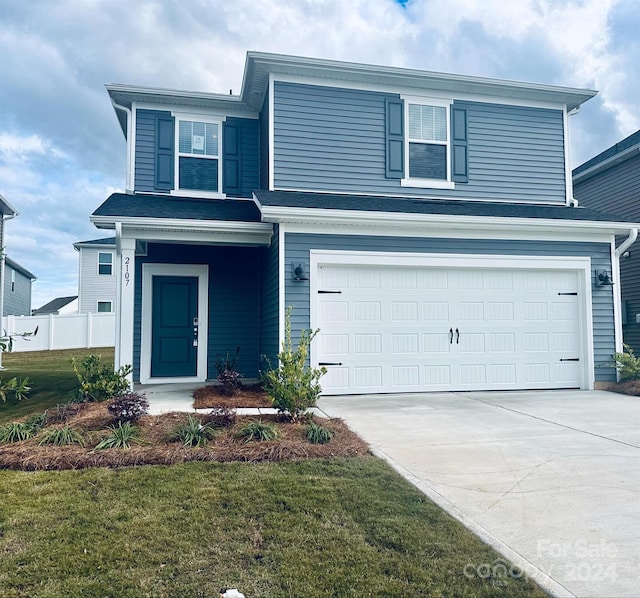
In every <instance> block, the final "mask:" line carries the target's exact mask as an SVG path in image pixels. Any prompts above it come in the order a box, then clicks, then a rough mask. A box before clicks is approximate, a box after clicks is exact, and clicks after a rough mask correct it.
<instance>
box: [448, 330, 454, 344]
mask: <svg viewBox="0 0 640 598" xmlns="http://www.w3.org/2000/svg"><path fill="white" fill-rule="evenodd" d="M449 344H450V345H453V328H449Z"/></svg>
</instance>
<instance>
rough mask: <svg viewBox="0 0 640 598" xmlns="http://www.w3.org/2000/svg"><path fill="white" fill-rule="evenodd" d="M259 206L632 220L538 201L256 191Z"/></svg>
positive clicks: (599, 220)
mask: <svg viewBox="0 0 640 598" xmlns="http://www.w3.org/2000/svg"><path fill="white" fill-rule="evenodd" d="M255 196H256V197H257V198H258V201H259V202H260V204H261V205H262V206H265V207H266V206H272V207H276V206H277V207H288V208H300V209H304V208H317V209H324V210H353V211H367V212H389V213H395V212H399V213H407V214H441V215H455V216H478V217H498V218H540V219H551V220H577V221H580V220H585V221H598V222H633V220H629V219H626V218H621V217H620V216H615V215H612V214H605V213H603V212H599V211H597V210H590V209H588V208H582V207H577V208H572V207H567V206H564V205H563V206H549V205H539V204H516V203H496V202H484V201H446V200H440V199H437V200H433V199H409V198H397V197H380V196H373V195H338V194H330V193H304V192H296V191H256V192H255Z"/></svg>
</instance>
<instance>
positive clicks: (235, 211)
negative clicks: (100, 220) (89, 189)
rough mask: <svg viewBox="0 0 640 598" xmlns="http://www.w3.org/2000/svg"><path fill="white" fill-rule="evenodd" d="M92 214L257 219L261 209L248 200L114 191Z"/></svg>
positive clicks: (139, 216) (188, 218) (186, 218)
mask: <svg viewBox="0 0 640 598" xmlns="http://www.w3.org/2000/svg"><path fill="white" fill-rule="evenodd" d="M93 216H113V217H115V218H118V217H124V218H178V219H183V220H226V221H229V222H260V211H259V210H258V208H257V206H256V205H255V203H254V202H253V201H251V200H246V199H191V198H186V197H176V196H168V195H136V194H132V195H129V194H125V193H114V194H113V195H111V196H109V197H108V198H107V199H106V200H105V201H104V203H103V204H102V205H101V206H100V207H99V208H98V209H97V210H96V211H95V212H94V213H93Z"/></svg>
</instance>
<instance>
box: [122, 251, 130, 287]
mask: <svg viewBox="0 0 640 598" xmlns="http://www.w3.org/2000/svg"><path fill="white" fill-rule="evenodd" d="M130 261H131V258H130V257H125V258H124V286H125V287H128V286H129V283H130V282H131V274H130V273H129V262H130Z"/></svg>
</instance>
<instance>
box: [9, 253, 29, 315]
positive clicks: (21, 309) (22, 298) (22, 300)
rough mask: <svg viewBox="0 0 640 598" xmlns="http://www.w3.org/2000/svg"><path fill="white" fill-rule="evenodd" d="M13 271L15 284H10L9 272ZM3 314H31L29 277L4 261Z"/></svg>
mask: <svg viewBox="0 0 640 598" xmlns="http://www.w3.org/2000/svg"><path fill="white" fill-rule="evenodd" d="M12 271H13V272H15V286H13V288H12V285H11V272H12ZM3 312H4V313H3V315H4V316H30V315H31V278H28V277H27V276H25V275H24V274H23V273H22V272H20V270H14V269H13V268H12V267H11V266H10V265H9V264H7V263H5V269H4V307H3Z"/></svg>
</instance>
